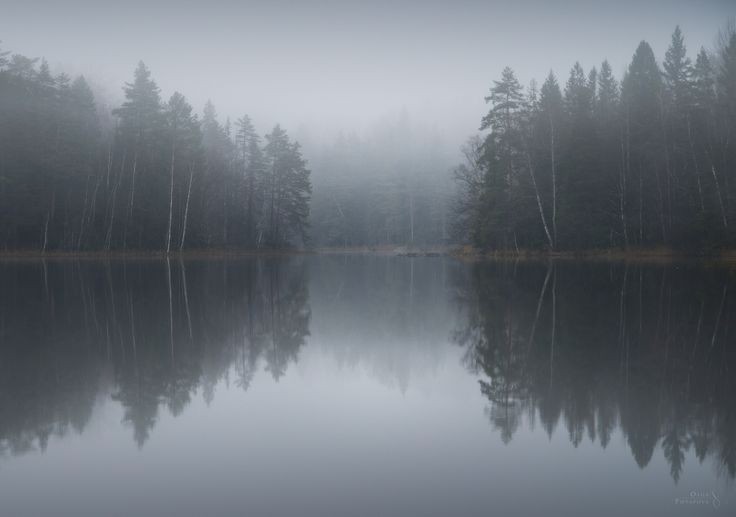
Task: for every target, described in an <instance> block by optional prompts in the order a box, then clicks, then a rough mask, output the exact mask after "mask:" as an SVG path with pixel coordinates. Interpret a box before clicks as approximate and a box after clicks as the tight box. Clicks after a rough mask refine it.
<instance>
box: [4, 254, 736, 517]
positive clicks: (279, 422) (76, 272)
mask: <svg viewBox="0 0 736 517" xmlns="http://www.w3.org/2000/svg"><path fill="white" fill-rule="evenodd" d="M0 286H2V287H1V288H0V515H3V516H5V515H8V516H14V517H23V516H33V517H39V516H75V517H81V516H95V517H96V516H132V515H135V516H148V515H152V516H205V515H207V516H209V515H226V516H230V515H232V516H236V515H237V516H240V515H247V516H261V515H264V516H270V515H273V516H300V517H301V516H330V515H335V516H394V515H395V516H435V515H436V516H450V515H452V516H465V515H467V516H488V515H519V516H526V515H542V514H543V515H561V516H576V515H580V516H589V515H597V516H608V515H610V516H621V515H646V516H658V515H667V516H670V515H733V514H734V513H733V512H734V511H735V509H736V489H735V488H734V478H735V477H736V376H735V374H736V342H735V339H734V338H735V337H736V276H735V275H734V272H733V271H731V270H729V269H727V268H725V267H722V266H716V265H705V264H698V263H692V262H682V263H675V264H656V263H621V262H607V261H588V262H573V261H561V262H556V263H546V262H525V261H520V262H513V261H497V262H478V263H466V262H461V261H458V260H455V259H452V258H449V257H417V258H408V257H394V256H381V255H324V256H297V257H290V258H238V259H207V260H205V259H201V260H200V259H196V260H195V259H185V260H178V259H176V260H170V261H165V260H143V259H141V260H132V259H128V260H110V261H98V260H91V259H83V260H71V259H59V260H45V261H42V260H35V261H34V260H30V261H27V260H15V261H13V260H5V261H3V262H0Z"/></svg>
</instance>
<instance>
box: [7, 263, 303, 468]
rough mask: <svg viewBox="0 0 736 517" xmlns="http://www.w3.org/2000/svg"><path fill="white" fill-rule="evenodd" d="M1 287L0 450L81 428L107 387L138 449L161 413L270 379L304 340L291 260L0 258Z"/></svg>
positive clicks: (297, 271)
mask: <svg viewBox="0 0 736 517" xmlns="http://www.w3.org/2000/svg"><path fill="white" fill-rule="evenodd" d="M0 284H2V285H3V289H2V290H0V307H1V308H2V310H1V311H0V453H2V452H3V451H5V452H7V453H10V454H20V453H23V452H26V451H29V450H32V449H34V448H36V447H40V448H42V449H43V448H44V447H45V445H46V443H47V442H48V439H49V437H50V436H53V435H56V436H63V435H64V434H66V432H67V431H68V430H69V429H70V428H71V429H74V430H76V431H81V430H82V429H83V428H84V427H85V425H86V424H87V422H88V421H89V419H90V417H91V414H92V410H93V407H94V404H95V401H96V399H97V397H98V396H100V394H105V393H109V394H110V395H111V396H112V398H113V399H114V400H116V401H118V402H119V403H120V404H121V405H122V407H123V411H124V416H123V421H124V422H125V423H126V424H128V425H130V426H131V428H132V430H133V437H134V439H135V441H136V443H137V444H138V445H139V446H142V445H143V444H144V443H145V442H146V440H147V439H148V437H149V436H150V434H151V431H152V429H153V428H154V426H155V424H156V422H157V419H158V416H159V412H160V411H161V410H162V408H166V409H168V411H169V412H170V413H171V414H172V415H174V416H177V415H179V414H181V412H182V411H183V410H184V409H185V407H186V406H187V405H188V404H189V402H190V400H191V399H192V397H194V396H196V394H197V392H198V391H199V390H200V389H201V391H202V394H203V396H204V397H205V399H206V400H208V401H209V400H211V399H212V397H213V395H214V387H215V386H216V385H217V383H218V382H219V381H220V380H222V379H226V378H228V376H229V374H230V373H231V371H234V373H235V375H236V381H235V382H236V383H237V385H238V386H240V387H242V388H243V389H247V388H248V386H249V385H250V382H251V380H252V378H253V375H254V374H255V372H256V371H257V370H259V369H260V368H262V367H263V368H264V369H265V370H266V371H268V372H270V373H271V375H272V376H273V378H274V379H276V380H278V378H279V377H281V376H282V375H283V374H284V373H285V372H286V370H287V368H288V366H289V363H290V362H292V361H295V360H296V358H297V356H298V353H299V350H300V349H301V347H302V346H303V345H304V344H305V340H306V337H307V336H308V335H309V322H310V316H311V312H310V309H309V294H308V289H307V283H306V273H305V268H304V264H303V263H302V262H301V261H298V260H287V259H279V260H268V261H261V260H255V259H254V260H243V261H235V262H229V261H201V262H199V261H186V262H185V261H171V262H167V261H144V260H140V261H133V262H130V261H109V262H96V261H88V262H74V261H58V262H49V263H45V262H37V263H28V262H17V263H3V264H2V265H0ZM264 363H265V364H264Z"/></svg>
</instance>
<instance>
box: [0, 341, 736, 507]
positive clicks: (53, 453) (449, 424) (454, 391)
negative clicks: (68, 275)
mask: <svg viewBox="0 0 736 517" xmlns="http://www.w3.org/2000/svg"><path fill="white" fill-rule="evenodd" d="M318 339H319V336H314V337H313V338H312V340H313V341H316V340H318ZM303 352H304V355H303V357H302V360H301V361H300V363H299V366H298V367H297V368H290V369H289V370H288V371H287V373H286V374H285V375H284V376H283V377H282V378H281V379H280V380H279V382H274V381H273V380H272V379H271V377H270V376H269V374H268V373H267V372H263V371H261V372H259V373H258V374H257V376H256V378H255V379H254V381H253V383H252V385H251V388H250V390H249V391H248V392H243V391H242V390H240V389H238V388H236V387H235V386H233V385H231V386H230V387H227V386H226V383H225V382H224V381H222V382H221V383H220V384H219V385H218V387H217V393H216V396H215V398H214V400H213V401H212V402H211V404H210V405H209V406H207V405H206V404H205V402H204V400H203V398H202V397H201V396H196V397H194V398H193V400H192V403H191V404H190V405H189V406H187V408H186V409H185V410H184V412H183V413H182V414H181V415H180V416H179V417H177V418H174V417H172V416H171V415H170V414H169V413H168V412H167V411H162V412H161V414H160V417H159V422H158V424H157V425H156V427H155V428H154V429H153V430H152V432H151V435H150V439H149V440H148V441H147V442H146V443H145V445H144V446H143V448H142V449H141V450H138V449H137V447H136V445H135V443H134V441H133V440H132V439H131V432H132V430H131V429H130V428H126V427H124V426H121V425H120V420H121V418H122V412H121V409H120V407H119V406H118V404H117V403H116V402H112V401H111V400H109V399H107V401H106V402H105V403H104V404H102V406H101V407H100V408H99V411H98V412H97V414H96V417H95V418H94V419H93V421H92V422H91V423H90V425H89V426H88V427H87V428H86V429H85V430H84V432H83V434H82V435H81V436H80V435H75V434H69V435H67V436H66V437H65V438H63V439H61V440H57V439H55V438H52V440H51V443H50V444H49V447H48V449H47V451H46V452H45V453H44V454H37V453H31V454H27V455H25V456H21V457H17V458H8V459H6V460H4V461H3V464H2V468H0V505H1V506H2V507H3V508H4V511H5V512H6V513H5V514H7V515H14V516H18V517H21V516H24V515H76V516H84V515H136V514H140V515H146V514H151V515H179V516H181V515H299V516H310V515H315V516H317V515H491V514H497V513H498V512H500V513H501V514H504V515H529V514H537V513H544V512H551V513H552V514H557V515H593V514H594V515H623V514H624V512H626V511H628V514H639V515H671V514H675V515H676V514H677V511H678V508H677V507H675V506H674V505H673V501H674V498H675V497H678V496H683V495H686V492H687V491H689V490H690V489H691V487H698V488H700V487H706V488H711V489H715V490H718V491H720V492H719V494H720V496H721V499H722V501H723V504H724V507H725V508H728V505H729V504H730V505H733V504H736V501H734V500H733V497H732V496H731V495H730V494H729V492H727V490H728V488H727V487H723V486H722V483H723V481H714V479H713V473H712V471H711V469H710V468H709V466H708V464H707V462H706V464H705V465H698V464H697V460H696V459H695V458H694V457H692V455H691V454H688V455H687V456H686V460H685V461H686V468H685V471H684V474H683V477H682V479H681V480H680V483H679V485H677V486H675V485H674V484H673V483H672V480H671V478H670V476H669V467H668V465H667V463H666V462H665V461H664V458H663V457H662V454H661V451H660V450H658V451H657V452H656V453H655V457H654V458H653V460H652V462H651V463H650V464H649V465H648V467H647V468H646V469H643V470H639V469H638V468H637V467H636V465H635V463H634V461H633V458H632V457H631V455H630V452H629V450H628V446H627V444H626V440H625V439H624V437H622V436H621V434H620V432H619V431H616V432H615V433H614V435H613V439H612V440H611V443H610V444H609V446H608V448H607V449H606V450H603V449H601V448H600V446H599V445H598V444H597V443H590V441H588V440H584V441H583V442H582V443H581V444H580V446H579V447H578V448H573V447H572V446H571V445H570V443H569V441H568V437H567V435H566V431H565V429H564V427H562V426H559V427H558V429H557V430H556V431H555V433H554V434H553V436H552V438H551V439H549V438H548V437H547V435H546V433H545V432H544V431H543V429H542V428H541V427H537V428H534V426H533V425H531V423H530V422H529V421H528V420H527V422H526V424H525V425H522V426H521V428H520V429H519V431H518V433H517V434H516V435H515V437H514V440H513V441H512V442H511V443H510V444H509V445H506V446H504V445H503V444H502V442H501V440H500V439H499V437H498V434H497V433H496V432H494V431H492V429H491V428H490V426H489V423H488V421H487V420H486V418H485V416H484V414H483V411H482V408H483V407H484V405H485V403H486V402H485V400H484V399H483V397H482V395H481V394H480V393H479V390H478V387H477V383H476V381H475V379H473V378H472V377H471V376H469V375H468V374H467V373H466V372H465V370H464V369H463V367H462V366H461V364H460V361H459V356H460V351H459V350H457V349H456V348H454V347H452V348H449V349H448V351H447V353H446V354H443V358H442V360H441V363H440V364H439V365H438V368H436V369H435V370H434V371H433V373H432V374H431V375H427V376H417V377H416V378H413V379H412V383H410V384H409V386H408V388H407V389H406V391H405V392H403V393H400V392H399V391H398V390H396V389H395V388H392V387H389V386H386V385H385V384H383V383H382V382H381V381H380V380H378V379H376V378H375V377H374V376H373V375H371V374H370V373H369V372H367V371H365V369H364V368H360V367H359V368H350V369H345V368H344V367H341V366H339V365H338V364H337V363H336V361H335V358H334V357H333V356H332V355H331V354H330V353H329V352H328V351H326V350H325V349H323V348H321V347H316V346H307V347H305V348H304V349H303ZM413 354H414V355H419V354H420V352H419V351H418V350H415V351H414V353H413ZM29 490H30V491H32V493H29ZM731 493H732V491H731ZM729 497H730V499H729ZM116 509H121V510H120V511H117V512H116V511H114V510H116ZM62 510H69V513H67V514H65V513H64V512H63V511H62ZM689 511H690V512H692V508H690V509H689ZM139 512H140V513H139ZM631 512H633V513H631ZM690 514H692V513H690ZM683 515H688V513H683Z"/></svg>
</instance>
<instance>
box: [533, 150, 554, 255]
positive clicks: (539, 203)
mask: <svg viewBox="0 0 736 517" xmlns="http://www.w3.org/2000/svg"><path fill="white" fill-rule="evenodd" d="M526 161H527V168H528V169H529V176H531V178H532V185H533V186H534V195H535V196H536V198H537V207H538V208H539V217H540V218H541V219H542V226H543V227H544V234H545V235H546V236H547V242H548V243H549V247H550V249H555V243H554V240H553V239H552V235H550V233H549V228H548V227H547V218H546V217H545V215H544V209H543V208H542V198H541V197H540V196H539V189H538V188H537V179H536V177H535V176H534V168H533V167H532V158H531V156H530V154H529V150H528V149H527V150H526ZM553 181H554V180H553Z"/></svg>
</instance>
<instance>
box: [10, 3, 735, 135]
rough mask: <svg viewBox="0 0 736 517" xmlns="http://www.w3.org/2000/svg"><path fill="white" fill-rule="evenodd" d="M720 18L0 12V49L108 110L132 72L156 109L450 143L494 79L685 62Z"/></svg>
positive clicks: (402, 9) (241, 8)
mask: <svg viewBox="0 0 736 517" xmlns="http://www.w3.org/2000/svg"><path fill="white" fill-rule="evenodd" d="M735 15H736V0H646V1H645V0H637V1H634V0H617V1H596V0H587V1H584V0H567V1H555V2H552V1H544V0H526V1H525V0H514V1H511V0H486V1H474V0H454V1H449V0H446V1H435V0H405V1H401V0H393V1H387V0H363V1H352V0H346V1H337V0H301V1H299V0H270V1H242V0H241V1H227V0H207V1H194V0H163V1H155V0H127V1H118V2H110V1H107V0H64V1H58V0H57V1H49V0H46V1H44V0H22V1H21V0H0V39H2V40H3V43H2V46H3V47H4V48H5V49H9V50H12V51H14V52H19V53H22V54H26V55H29V56H45V57H46V58H47V59H48V60H49V62H50V64H51V65H52V67H53V68H54V69H55V70H57V71H58V70H62V69H63V70H66V71H69V72H72V73H84V74H85V75H87V76H88V77H90V78H91V79H92V80H93V81H95V82H97V83H99V84H101V85H103V86H104V87H105V88H106V89H107V90H108V91H109V92H110V95H114V96H119V95H120V93H121V90H120V86H121V84H122V82H123V81H125V80H130V78H131V76H132V72H133V69H134V68H135V65H136V63H137V61H138V60H139V59H142V60H143V61H144V62H145V63H146V64H147V65H148V66H149V67H150V68H151V70H152V72H153V76H154V78H155V80H156V81H157V82H158V84H159V86H160V87H161V89H162V94H163V95H164V97H168V95H170V94H171V93H172V92H173V91H174V90H179V91H181V92H182V93H183V94H184V95H186V96H187V97H188V98H189V100H190V101H191V102H192V103H193V104H194V105H195V107H196V108H197V110H198V111H199V110H201V106H202V104H203V103H204V102H205V101H206V100H207V99H208V98H211V99H212V101H213V102H214V103H215V105H216V106H217V108H218V111H219V112H220V113H221V114H223V115H231V116H233V117H236V116H239V115H240V114H242V113H249V114H251V116H252V117H253V118H254V119H255V122H256V124H257V127H259V129H262V130H265V129H266V128H267V127H269V126H270V125H272V124H273V123H275V122H277V121H280V122H281V123H282V124H283V125H285V126H286V127H287V128H290V129H292V130H296V129H298V128H300V127H301V128H302V130H303V128H304V127H307V128H309V129H310V130H311V131H313V132H314V133H315V134H320V133H322V132H324V131H329V132H331V131H334V130H335V129H337V128H343V129H347V130H351V129H356V130H358V132H360V131H362V130H364V129H365V128H366V127H367V126H369V125H370V124H372V123H374V122H375V121H376V120H379V119H381V118H383V117H386V116H391V115H392V114H395V113H398V112H399V111H401V110H402V109H406V111H407V112H408V113H409V115H410V117H411V118H412V119H414V120H415V121H420V122H421V123H426V124H428V125H431V126H434V127H436V128H438V129H440V130H442V131H445V132H447V133H448V134H450V135H453V138H454V137H455V136H461V135H462V137H463V138H464V135H467V134H469V133H472V132H474V131H475V130H476V129H477V127H478V123H479V120H480V117H481V116H482V114H483V110H484V109H485V106H484V102H483V96H484V95H485V94H486V92H487V89H488V86H489V85H490V83H491V81H492V79H494V78H497V77H498V76H499V75H500V72H501V69H502V68H503V67H504V66H505V65H510V66H511V67H512V68H514V69H515V70H516V71H517V73H518V75H519V77H520V79H521V80H522V82H524V83H527V82H528V81H529V80H530V79H531V78H532V77H536V78H537V79H541V78H544V76H545V75H546V74H547V72H548V71H549V69H554V71H555V72H556V73H557V75H558V76H560V78H561V82H562V83H564V80H565V79H566V76H567V73H568V70H569V68H570V66H571V65H572V64H573V63H574V62H575V61H576V60H579V61H580V62H581V64H583V66H584V67H585V68H586V69H587V68H589V67H591V66H593V65H596V66H597V65H599V63H600V61H601V60H602V59H603V58H608V59H609V61H610V62H611V64H612V66H613V69H614V71H616V72H617V74H620V73H622V72H623V70H624V69H625V67H626V65H627V64H628V61H629V60H630V58H631V55H632V53H633V51H634V49H635V48H636V45H637V44H638V42H639V41H640V40H641V39H646V40H648V41H649V42H650V43H651V44H652V46H653V47H654V50H655V53H656V54H657V57H658V58H659V59H660V60H661V59H662V57H663V55H664V52H665V50H666V46H667V43H668V40H669V36H670V34H671V32H672V30H673V28H674V27H675V25H676V24H680V26H681V27H682V29H683V31H684V34H685V37H686V43H687V45H688V47H689V50H690V51H691V52H695V51H696V50H697V49H698V48H699V47H700V46H701V45H705V46H706V47H710V46H712V44H713V40H714V36H715V34H716V33H717V31H718V29H719V28H721V27H722V26H723V25H724V24H725V22H726V21H727V20H728V19H729V18H730V17H733V16H735Z"/></svg>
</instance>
